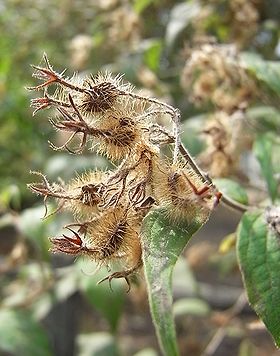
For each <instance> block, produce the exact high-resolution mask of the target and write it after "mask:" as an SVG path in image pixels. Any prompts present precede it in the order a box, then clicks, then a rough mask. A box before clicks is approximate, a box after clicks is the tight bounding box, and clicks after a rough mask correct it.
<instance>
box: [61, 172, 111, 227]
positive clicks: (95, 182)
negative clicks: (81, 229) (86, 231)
mask: <svg viewBox="0 0 280 356" xmlns="http://www.w3.org/2000/svg"><path fill="white" fill-rule="evenodd" d="M107 176H108V173H107V172H102V171H92V172H89V173H87V174H83V175H82V176H79V177H77V178H75V179H73V180H72V181H71V182H70V183H69V184H68V186H67V191H68V192H69V193H70V194H69V195H71V197H74V198H72V199H71V200H67V201H65V204H64V208H66V209H68V210H70V211H72V212H73V214H74V216H76V217H77V218H79V219H82V218H83V219H86V220H88V219H92V218H93V217H94V216H95V215H97V214H99V212H100V208H99V204H100V203H101V202H102V199H103V196H102V194H103V191H104V186H103V182H105V181H106V179H107Z"/></svg>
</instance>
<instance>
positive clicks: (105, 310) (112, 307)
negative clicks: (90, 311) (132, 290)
mask: <svg viewBox="0 0 280 356" xmlns="http://www.w3.org/2000/svg"><path fill="white" fill-rule="evenodd" d="M76 265H77V267H78V266H80V269H82V270H84V269H85V265H83V261H82V260H79V261H78V263H77V264H76ZM94 268H95V269H96V266H95V267H94ZM107 274H108V272H107V273H106V270H105V269H102V270H100V272H98V274H94V275H93V276H88V275H85V274H83V275H81V280H80V283H81V284H80V290H81V291H82V292H83V293H84V295H85V297H86V298H87V300H88V301H89V302H90V303H91V304H92V305H93V306H94V307H95V308H96V309H97V310H99V311H100V313H101V314H102V315H103V316H104V317H105V318H106V319H107V320H108V322H109V324H110V326H111V330H112V332H115V331H116V330H117V326H118V322H119V320H120V317H121V315H122V312H123V306H124V294H125V292H124V288H123V284H122V282H121V281H120V280H112V283H111V284H112V290H110V288H109V286H108V283H106V282H103V283H101V284H98V285H97V282H98V281H99V280H100V279H102V278H104V277H105V276H106V275H107Z"/></svg>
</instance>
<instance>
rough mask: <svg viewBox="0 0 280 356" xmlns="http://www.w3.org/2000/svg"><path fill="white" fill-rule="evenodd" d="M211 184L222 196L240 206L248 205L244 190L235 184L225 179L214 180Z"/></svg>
mask: <svg viewBox="0 0 280 356" xmlns="http://www.w3.org/2000/svg"><path fill="white" fill-rule="evenodd" d="M213 182H214V184H215V185H216V186H217V188H218V189H219V190H220V191H221V192H222V193H223V194H225V195H227V196H229V197H230V198H231V199H233V200H235V201H237V202H239V203H241V204H245V205H246V204H248V195H247V193H246V190H245V189H244V188H243V187H242V186H241V185H239V184H238V183H237V182H235V181H233V180H231V179H227V178H218V179H214V180H213Z"/></svg>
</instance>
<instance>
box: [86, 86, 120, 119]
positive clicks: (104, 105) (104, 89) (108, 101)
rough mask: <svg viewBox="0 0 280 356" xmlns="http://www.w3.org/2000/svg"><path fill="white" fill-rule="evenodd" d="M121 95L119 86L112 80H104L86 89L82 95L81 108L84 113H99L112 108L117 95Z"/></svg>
mask: <svg viewBox="0 0 280 356" xmlns="http://www.w3.org/2000/svg"><path fill="white" fill-rule="evenodd" d="M118 95H120V91H119V90H118V89H117V87H116V86H115V85H114V84H113V83H110V82H103V83H100V84H97V85H95V86H92V87H91V88H90V89H86V90H85V92H84V93H83V95H82V96H81V103H80V104H79V109H80V110H81V112H83V113H98V112H102V111H105V110H108V109H110V108H112V106H113V104H114V102H115V100H116V97H117V96H118Z"/></svg>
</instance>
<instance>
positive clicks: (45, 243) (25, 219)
mask: <svg viewBox="0 0 280 356" xmlns="http://www.w3.org/2000/svg"><path fill="white" fill-rule="evenodd" d="M44 214H45V207H44V206H43V205H40V206H36V207H33V208H29V209H25V210H23V212H22V213H21V214H20V215H19V218H18V221H17V223H18V228H19V230H20V231H21V233H22V234H24V236H25V237H26V238H28V239H29V240H31V241H32V242H33V243H34V245H35V246H36V247H37V248H38V250H39V251H40V252H41V253H42V256H43V257H44V258H45V259H48V257H49V252H48V249H49V240H48V238H47V237H48V236H49V235H48V227H49V226H50V222H51V218H50V219H48V220H42V217H43V216H44Z"/></svg>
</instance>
